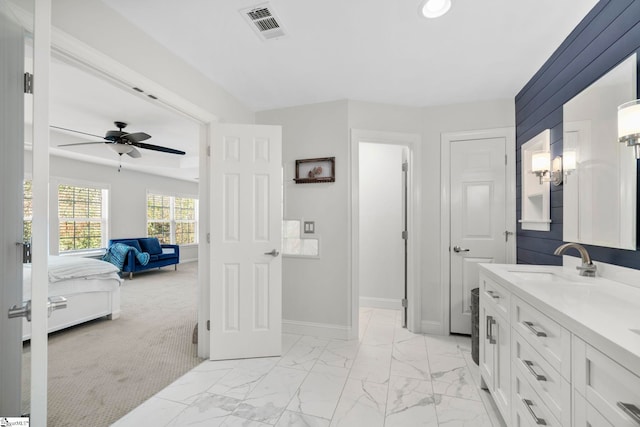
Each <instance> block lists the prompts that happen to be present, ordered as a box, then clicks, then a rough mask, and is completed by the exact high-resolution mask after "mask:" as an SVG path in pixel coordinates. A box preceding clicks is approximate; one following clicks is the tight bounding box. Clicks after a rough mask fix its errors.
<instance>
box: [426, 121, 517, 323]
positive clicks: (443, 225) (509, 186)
mask: <svg viewBox="0 0 640 427" xmlns="http://www.w3.org/2000/svg"><path fill="white" fill-rule="evenodd" d="M488 138H504V139H505V150H506V154H507V161H506V165H505V175H506V176H505V178H506V180H505V187H506V200H505V209H506V212H505V223H506V224H505V225H506V228H507V230H509V231H512V232H513V234H512V235H511V238H510V240H509V243H508V244H507V254H506V262H507V264H513V263H515V261H516V238H515V237H516V235H515V233H516V176H515V174H516V167H515V157H516V138H515V128H513V127H505V128H494V129H486V130H476V131H465V132H449V133H443V134H442V135H441V137H440V153H441V157H440V185H441V187H440V293H441V307H442V317H441V319H440V324H439V327H440V330H439V331H438V332H435V331H434V332H430V333H438V334H441V335H449V334H450V331H451V319H450V310H451V283H450V282H451V277H450V268H451V263H450V257H449V246H450V237H451V236H450V234H451V233H450V227H451V221H450V202H451V200H450V186H451V182H450V181H451V180H450V167H451V142H453V141H460V140H470V139H488ZM436 325H437V323H436V322H432V324H431V325H428V327H429V328H430V329H431V328H435V326H436ZM424 327H425V325H424V324H423V332H424V331H425V329H424Z"/></svg>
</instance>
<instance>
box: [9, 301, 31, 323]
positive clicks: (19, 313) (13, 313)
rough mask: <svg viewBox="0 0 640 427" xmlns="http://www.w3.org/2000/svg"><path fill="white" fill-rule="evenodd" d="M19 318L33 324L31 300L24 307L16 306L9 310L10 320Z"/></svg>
mask: <svg viewBox="0 0 640 427" xmlns="http://www.w3.org/2000/svg"><path fill="white" fill-rule="evenodd" d="M17 317H26V318H27V322H31V300H29V301H27V302H25V303H23V304H22V305H14V306H13V307H11V308H10V309H9V319H15V318H17Z"/></svg>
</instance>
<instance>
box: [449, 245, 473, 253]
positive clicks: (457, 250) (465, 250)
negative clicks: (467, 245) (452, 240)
mask: <svg viewBox="0 0 640 427" xmlns="http://www.w3.org/2000/svg"><path fill="white" fill-rule="evenodd" d="M453 252H455V253H460V252H469V249H462V248H461V247H460V246H454V247H453Z"/></svg>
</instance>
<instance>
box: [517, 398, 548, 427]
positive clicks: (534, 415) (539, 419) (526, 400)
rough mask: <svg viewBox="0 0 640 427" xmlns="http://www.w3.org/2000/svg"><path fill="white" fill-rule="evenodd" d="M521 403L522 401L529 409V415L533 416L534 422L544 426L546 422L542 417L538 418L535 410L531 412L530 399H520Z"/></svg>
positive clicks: (531, 404) (531, 403)
mask: <svg viewBox="0 0 640 427" xmlns="http://www.w3.org/2000/svg"><path fill="white" fill-rule="evenodd" d="M522 403H524V406H526V407H527V409H528V410H529V413H530V414H531V417H532V418H533V420H534V421H535V423H536V424H538V425H539V426H546V425H547V422H546V421H545V420H544V418H540V417H538V416H537V415H536V413H535V412H533V408H532V406H533V402H532V401H530V400H529V399H522Z"/></svg>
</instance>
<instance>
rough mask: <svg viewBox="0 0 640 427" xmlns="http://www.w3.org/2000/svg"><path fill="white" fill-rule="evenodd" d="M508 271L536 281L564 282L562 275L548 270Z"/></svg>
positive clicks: (521, 277) (518, 276)
mask: <svg viewBox="0 0 640 427" xmlns="http://www.w3.org/2000/svg"><path fill="white" fill-rule="evenodd" d="M509 273H511V274H513V275H514V276H516V277H517V278H518V279H522V280H535V281H537V282H566V281H567V279H565V278H564V277H562V276H558V275H557V274H555V273H550V272H548V271H510V272H509Z"/></svg>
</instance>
